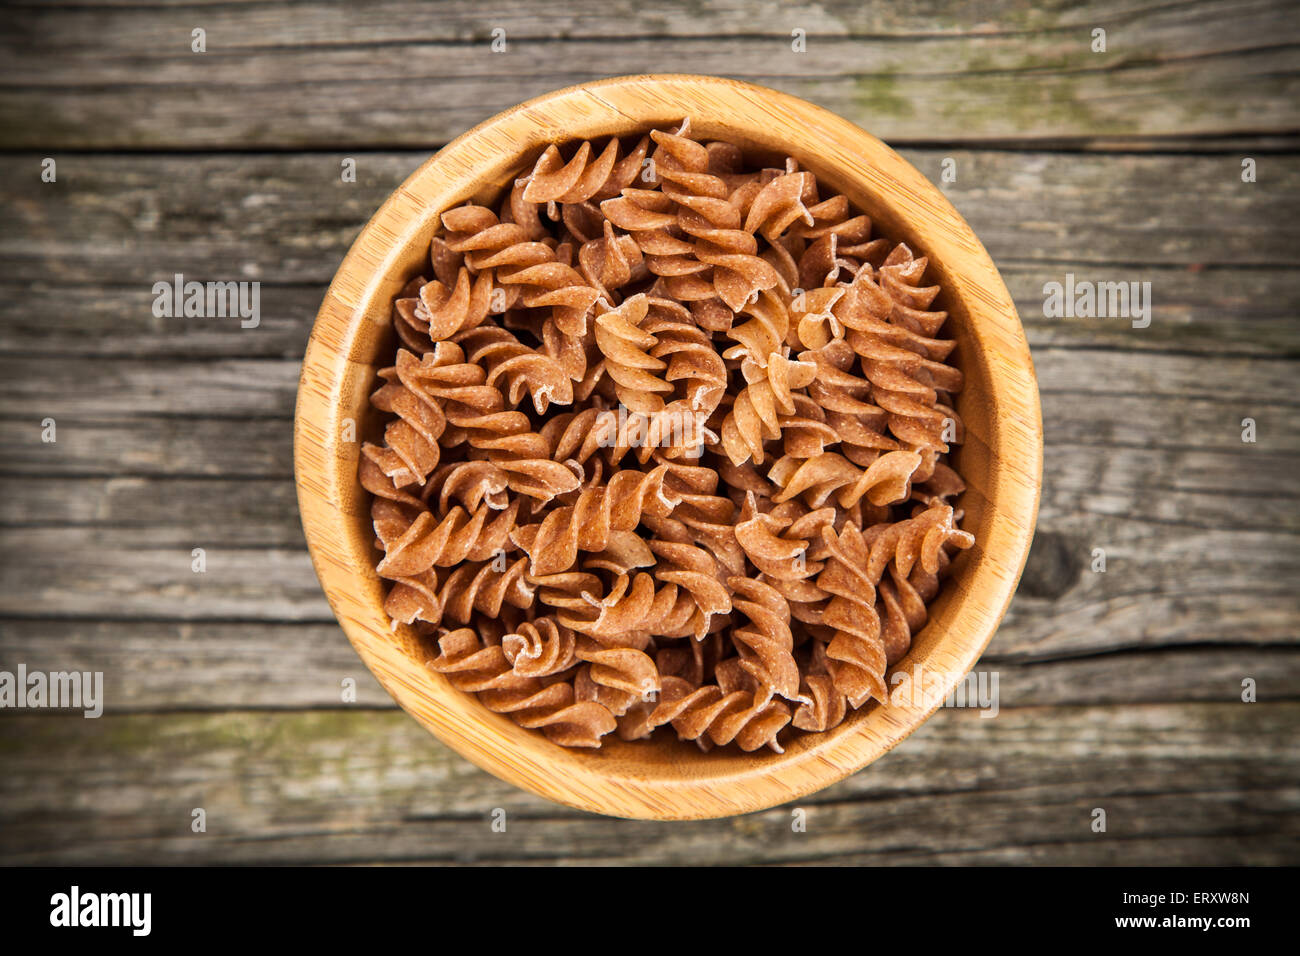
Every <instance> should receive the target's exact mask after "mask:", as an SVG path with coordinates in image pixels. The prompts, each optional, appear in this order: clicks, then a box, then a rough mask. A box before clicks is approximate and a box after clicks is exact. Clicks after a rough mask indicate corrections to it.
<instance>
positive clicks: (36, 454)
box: [0, 409, 293, 479]
mask: <svg viewBox="0 0 1300 956" xmlns="http://www.w3.org/2000/svg"><path fill="white" fill-rule="evenodd" d="M102 414H103V410H102V409H101V410H100V415H102ZM42 432H43V428H42V426H41V423H40V420H38V419H36V418H34V417H26V418H0V471H3V472H4V473H5V474H11V475H28V476H39V477H54V476H65V477H66V476H77V475H93V476H100V477H102V476H123V475H146V476H147V475H181V476H184V475H208V476H212V475H220V476H222V477H223V478H268V477H275V478H289V479H292V477H293V428H292V426H291V425H290V424H289V423H288V422H287V421H286V420H285V419H284V418H279V419H269V418H247V419H239V420H231V419H221V418H167V417H160V416H158V415H140V416H133V417H131V418H129V419H119V420H113V419H108V420H105V419H104V418H102V417H100V416H99V415H96V416H92V417H89V418H82V417H78V418H72V419H70V418H67V417H66V416H65V417H64V418H63V419H61V420H57V427H56V436H55V437H56V438H57V440H56V441H54V442H52V443H47V442H45V441H43V440H42V437H41V435H42Z"/></svg>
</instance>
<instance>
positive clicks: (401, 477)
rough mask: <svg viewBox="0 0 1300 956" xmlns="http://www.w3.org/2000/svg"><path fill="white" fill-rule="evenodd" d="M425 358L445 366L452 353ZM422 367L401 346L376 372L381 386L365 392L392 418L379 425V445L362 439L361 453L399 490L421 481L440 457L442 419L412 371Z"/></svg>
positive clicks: (441, 411) (372, 401)
mask: <svg viewBox="0 0 1300 956" xmlns="http://www.w3.org/2000/svg"><path fill="white" fill-rule="evenodd" d="M425 359H426V361H428V362H430V363H431V364H432V365H437V364H439V363H443V364H446V363H451V362H454V361H455V359H456V355H455V354H454V353H452V352H449V351H447V350H443V351H442V352H441V353H439V352H438V351H437V350H435V351H434V352H432V353H430V354H429V355H427V356H426V357H425ZM423 365H424V362H422V361H421V360H420V359H417V358H416V357H415V355H414V354H412V353H411V352H408V351H406V350H405V349H400V350H399V351H398V353H397V359H396V364H395V365H394V366H392V367H391V368H386V369H381V370H380V372H379V377H380V378H381V379H382V380H383V381H384V384H383V385H381V386H380V387H379V388H378V389H377V390H376V391H375V392H374V393H373V394H372V395H371V396H370V403H371V404H372V405H373V406H374V407H375V408H378V409H379V410H380V411H383V412H387V413H388V414H390V415H393V416H395V417H394V418H393V419H392V420H391V421H389V423H388V424H387V425H386V426H385V427H384V444H383V445H374V444H371V443H369V442H367V443H364V444H363V445H362V446H361V453H362V455H363V456H364V457H365V458H366V459H368V460H369V461H371V462H373V463H374V464H375V465H376V466H377V467H378V468H379V470H380V471H382V472H383V473H384V474H385V475H386V476H388V477H389V478H390V479H392V481H393V484H394V485H395V486H396V487H399V488H400V487H404V486H406V485H410V484H417V485H422V484H424V481H425V479H426V478H427V477H428V475H429V473H430V472H431V471H433V469H435V468H436V467H438V462H439V461H440V460H441V458H442V448H441V443H440V439H441V438H442V435H443V432H445V431H446V428H447V419H446V415H445V414H444V413H443V410H442V407H441V405H440V403H439V402H438V401H437V400H436V398H435V396H433V395H432V394H430V393H429V392H428V391H427V390H426V389H425V388H424V387H423V383H422V382H421V381H420V380H418V379H417V378H416V377H415V375H414V370H415V369H416V368H419V367H422V366H423Z"/></svg>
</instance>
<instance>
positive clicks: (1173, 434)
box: [0, 391, 1294, 520]
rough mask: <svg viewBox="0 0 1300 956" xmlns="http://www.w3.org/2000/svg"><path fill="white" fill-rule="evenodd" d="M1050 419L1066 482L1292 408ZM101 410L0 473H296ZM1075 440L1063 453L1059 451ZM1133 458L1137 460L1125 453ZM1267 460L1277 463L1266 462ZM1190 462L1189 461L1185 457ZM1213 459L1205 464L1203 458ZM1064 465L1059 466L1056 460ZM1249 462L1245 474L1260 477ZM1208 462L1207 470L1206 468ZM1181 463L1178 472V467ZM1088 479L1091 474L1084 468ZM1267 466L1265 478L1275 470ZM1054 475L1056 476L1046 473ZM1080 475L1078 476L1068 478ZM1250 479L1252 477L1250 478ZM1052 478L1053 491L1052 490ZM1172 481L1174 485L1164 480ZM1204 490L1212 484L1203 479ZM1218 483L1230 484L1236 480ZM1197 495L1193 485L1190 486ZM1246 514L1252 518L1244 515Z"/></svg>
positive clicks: (1073, 397) (10, 444)
mask: <svg viewBox="0 0 1300 956" xmlns="http://www.w3.org/2000/svg"><path fill="white" fill-rule="evenodd" d="M1042 402H1043V419H1044V421H1045V422H1046V423H1047V429H1046V431H1047V462H1046V465H1045V467H1046V468H1048V469H1053V468H1058V467H1059V468H1060V469H1061V471H1060V472H1059V475H1060V479H1058V480H1064V479H1065V478H1066V477H1067V476H1072V475H1077V474H1079V473H1081V472H1080V470H1081V469H1092V470H1094V471H1095V470H1096V469H1097V468H1099V467H1100V466H1101V465H1102V464H1104V462H1105V461H1106V460H1107V456H1110V455H1114V454H1120V455H1125V456H1127V455H1129V454H1130V452H1132V451H1133V450H1135V449H1136V450H1139V451H1141V450H1145V451H1146V452H1156V451H1161V450H1164V451H1171V452H1179V451H1187V450H1192V449H1199V450H1203V451H1206V452H1209V451H1227V452H1231V453H1232V454H1234V455H1235V454H1236V453H1238V452H1240V451H1242V450H1243V443H1242V441H1241V418H1242V417H1243V416H1244V415H1246V414H1249V415H1251V416H1252V417H1254V418H1255V419H1256V421H1257V423H1261V424H1262V427H1261V428H1260V431H1259V435H1258V437H1259V442H1258V445H1257V446H1248V447H1250V448H1251V449H1252V453H1262V454H1264V455H1274V454H1288V453H1289V452H1288V449H1293V448H1294V444H1293V440H1292V436H1293V435H1294V432H1293V431H1291V430H1288V423H1289V421H1290V416H1291V415H1292V414H1293V413H1292V410H1291V408H1290V407H1289V405H1283V404H1278V403H1277V401H1261V400H1259V399H1258V398H1256V399H1252V400H1251V401H1250V402H1249V403H1248V405H1247V404H1244V403H1243V404H1240V405H1238V404H1228V403H1224V402H1222V401H1219V400H1217V399H1214V398H1182V397H1178V396H1162V395H1154V396H1142V395H1131V394H1112V395H1107V396H1105V399H1104V400H1101V401H1097V400H1093V401H1081V400H1080V398H1079V396H1078V395H1077V394H1075V393H1073V392H1065V391H1062V392H1046V393H1044V394H1043V395H1042ZM100 415H102V412H101V413H100V414H97V415H94V416H90V417H81V416H77V417H75V418H69V417H67V416H64V417H62V418H60V419H58V433H57V434H58V441H57V442H55V443H52V444H47V443H45V442H43V441H42V439H41V434H42V426H41V421H40V419H39V418H36V417H35V416H30V415H29V416H25V417H22V418H0V474H6V475H29V476H47V477H57V476H62V477H114V476H152V475H177V476H221V477H228V478H292V476H293V434H292V430H291V428H290V427H288V425H287V422H286V420H285V419H284V418H280V419H269V418H268V419H261V418H251V419H229V418H227V419H220V418H172V417H159V416H158V415H139V416H132V417H130V418H123V419H120V420H104V419H103V418H102V417H100ZM1058 446H1061V447H1064V446H1073V447H1074V448H1075V449H1076V450H1074V451H1071V452H1070V453H1069V454H1068V456H1067V457H1065V458H1062V457H1061V456H1060V455H1059V454H1058V452H1057V451H1056V449H1057V447H1058ZM1129 460H1133V459H1131V458H1130V459H1129ZM1218 460H1219V461H1221V462H1223V468H1220V469H1219V471H1220V472H1221V473H1223V472H1224V471H1225V469H1226V473H1229V474H1230V473H1231V472H1232V470H1233V469H1234V468H1235V467H1236V465H1235V464H1233V462H1237V461H1240V459H1237V458H1230V459H1218ZM1270 460H1271V459H1270ZM1183 461H1184V466H1183V467H1184V468H1185V467H1186V462H1187V459H1183ZM1207 461H1208V460H1207ZM1058 462H1059V465H1058V464H1057V463H1058ZM1257 464H1258V463H1254V464H1252V467H1251V468H1250V469H1248V470H1247V472H1246V474H1247V475H1249V476H1256V475H1258V474H1259V472H1258V469H1257V468H1256V467H1255V465H1257ZM1201 467H1205V466H1201ZM1181 470H1182V469H1180V473H1181ZM1082 473H1084V474H1088V475H1091V473H1092V472H1091V471H1085V472H1082ZM1272 473H1273V471H1272V468H1271V466H1266V467H1265V475H1267V474H1272ZM1048 474H1049V476H1051V475H1053V474H1058V473H1054V472H1051V471H1049V472H1048ZM1069 480H1071V481H1076V480H1078V479H1077V478H1074V477H1070V478H1069ZM1252 480H1254V479H1253V477H1252ZM1050 484H1051V483H1049V489H1048V490H1049V492H1050ZM1166 487H1168V486H1166ZM1201 487H1206V486H1204V485H1202V486H1201ZM1214 487H1217V488H1219V489H1225V488H1226V489H1233V488H1235V487H1236V485H1235V483H1231V482H1229V483H1220V484H1218V485H1216V486H1214ZM1182 490H1184V491H1188V492H1190V491H1194V490H1195V486H1193V487H1191V488H1184V489H1182ZM1244 517H1245V519H1246V520H1249V519H1250V517H1251V516H1250V515H1249V514H1248V515H1246V516H1244Z"/></svg>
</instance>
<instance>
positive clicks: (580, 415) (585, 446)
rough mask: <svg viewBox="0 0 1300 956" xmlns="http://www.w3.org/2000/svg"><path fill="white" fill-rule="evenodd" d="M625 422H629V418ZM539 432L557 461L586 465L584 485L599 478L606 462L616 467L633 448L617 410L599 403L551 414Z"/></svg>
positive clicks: (583, 466)
mask: <svg viewBox="0 0 1300 956" xmlns="http://www.w3.org/2000/svg"><path fill="white" fill-rule="evenodd" d="M622 424H623V426H626V424H627V423H626V420H624V421H623V422H622ZM539 433H540V434H541V435H542V437H543V438H545V439H546V441H547V443H548V444H549V445H550V447H551V448H552V454H553V455H554V457H555V459H556V460H557V461H563V462H570V463H573V464H576V465H578V466H580V467H581V468H582V469H583V476H584V477H583V484H584V485H586V484H589V483H591V482H593V481H595V480H598V479H599V478H600V476H601V474H602V469H603V467H604V464H603V463H608V464H609V466H610V467H611V468H612V467H615V466H617V465H618V463H619V462H621V461H622V460H623V458H624V457H625V456H626V455H627V453H628V452H629V451H631V449H632V445H631V443H630V442H629V441H628V440H627V428H626V427H620V419H619V416H618V415H617V413H615V412H614V411H613V410H611V409H608V408H603V407H601V406H599V405H591V406H588V407H587V408H584V409H582V410H581V411H577V412H564V413H561V414H558V415H551V416H550V417H549V418H548V419H547V420H546V422H545V423H544V424H543V425H542V427H541V428H540V429H539ZM602 453H604V456H603V457H602Z"/></svg>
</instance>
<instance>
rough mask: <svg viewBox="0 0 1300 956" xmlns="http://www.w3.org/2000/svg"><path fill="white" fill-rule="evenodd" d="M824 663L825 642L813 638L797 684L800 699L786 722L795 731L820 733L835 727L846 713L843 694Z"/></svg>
mask: <svg viewBox="0 0 1300 956" xmlns="http://www.w3.org/2000/svg"><path fill="white" fill-rule="evenodd" d="M826 664H827V662H826V644H825V643H824V642H823V641H814V642H813V648H812V653H811V655H810V658H809V662H808V667H807V669H806V671H805V672H804V674H803V679H802V682H801V683H800V685H799V694H800V696H801V697H803V698H804V702H803V703H802V704H800V705H799V706H798V707H797V708H796V709H795V712H794V718H793V719H792V720H791V721H790V723H791V725H792V726H794V727H797V728H798V729H799V730H807V731H811V732H813V733H821V732H824V731H827V730H830V729H831V728H832V727H838V726H839V725H840V724H841V723H843V722H844V718H845V716H846V715H847V714H848V703H847V701H846V700H845V697H844V693H843V692H842V691H840V690H839V689H837V688H836V686H835V680H834V678H832V677H831V675H830V671H829V669H828V668H827V666H826Z"/></svg>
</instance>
